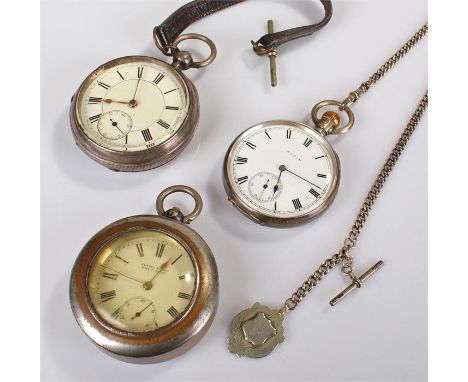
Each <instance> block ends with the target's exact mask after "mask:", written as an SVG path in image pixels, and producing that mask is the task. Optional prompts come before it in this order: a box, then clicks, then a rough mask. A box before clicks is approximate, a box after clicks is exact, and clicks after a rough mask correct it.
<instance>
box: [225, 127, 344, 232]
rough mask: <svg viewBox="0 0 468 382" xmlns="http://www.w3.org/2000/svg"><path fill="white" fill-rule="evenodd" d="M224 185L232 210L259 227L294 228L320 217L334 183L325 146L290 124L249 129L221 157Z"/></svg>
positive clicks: (334, 165) (334, 163)
mask: <svg viewBox="0 0 468 382" xmlns="http://www.w3.org/2000/svg"><path fill="white" fill-rule="evenodd" d="M224 166H225V168H224V184H225V188H226V191H227V192H228V195H229V197H230V199H231V201H232V202H233V204H234V205H235V206H236V207H238V208H239V209H240V210H241V211H242V212H244V213H246V214H247V215H248V216H249V217H251V218H252V219H254V220H256V221H257V222H259V223H263V224H266V225H272V226H288V225H296V224H300V223H302V222H304V221H307V220H309V219H311V218H313V217H314V216H316V215H317V214H319V213H320V212H322V211H323V210H324V209H325V208H326V207H328V205H329V204H330V203H331V201H332V200H333V198H334V196H335V194H336V191H337V188H338V183H339V163H338V159H337V156H336V154H335V152H334V151H333V149H332V148H331V146H330V144H329V143H328V142H327V141H326V140H325V139H324V138H323V137H322V136H321V135H320V134H319V133H317V132H316V131H315V130H313V129H312V128H310V127H308V126H305V125H301V124H298V123H295V122H290V121H271V122H265V123H262V124H260V125H256V126H253V127H251V128H250V129H248V130H246V131H245V132H244V133H242V134H241V135H240V136H239V137H238V138H237V139H236V140H235V141H234V142H233V144H232V145H231V147H230V149H229V150H228V153H227V155H226V160H225V165H224Z"/></svg>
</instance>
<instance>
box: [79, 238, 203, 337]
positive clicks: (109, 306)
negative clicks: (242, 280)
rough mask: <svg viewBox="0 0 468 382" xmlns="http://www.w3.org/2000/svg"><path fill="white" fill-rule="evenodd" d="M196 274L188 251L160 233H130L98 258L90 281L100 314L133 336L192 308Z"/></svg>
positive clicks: (110, 244) (90, 287)
mask: <svg viewBox="0 0 468 382" xmlns="http://www.w3.org/2000/svg"><path fill="white" fill-rule="evenodd" d="M195 282H196V271H195V267H194V265H193V262H192V259H191V257H190V255H189V254H188V252H187V250H186V249H185V248H184V246H183V245H181V244H180V243H179V242H178V241H177V240H175V239H174V238H172V237H171V236H168V235H167V234H164V233H161V232H157V231H149V230H145V231H137V232H131V233H128V234H125V235H123V236H121V237H119V238H118V239H116V240H114V241H112V242H110V243H109V244H108V245H106V246H105V247H104V248H103V249H102V250H101V251H100V252H99V253H98V255H97V256H96V258H95V260H94V262H93V264H92V265H91V271H90V275H89V280H88V288H89V295H90V297H91V301H92V303H93V305H94V307H95V309H96V311H97V312H98V314H99V315H100V316H101V317H102V318H103V319H104V320H105V321H106V322H107V323H109V324H110V325H112V326H114V327H116V328H118V329H122V330H125V331H129V332H147V331H151V330H155V329H158V328H161V327H163V326H166V325H168V324H170V323H171V322H173V321H174V320H175V319H176V318H177V317H179V316H180V315H181V314H182V313H183V312H184V311H185V309H186V308H187V306H188V305H189V302H190V300H191V298H192V296H193V292H194V289H195Z"/></svg>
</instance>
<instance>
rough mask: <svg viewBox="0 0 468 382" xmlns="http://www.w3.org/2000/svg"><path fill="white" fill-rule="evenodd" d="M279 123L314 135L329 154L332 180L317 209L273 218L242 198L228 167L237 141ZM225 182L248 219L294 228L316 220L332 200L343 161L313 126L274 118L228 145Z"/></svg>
mask: <svg viewBox="0 0 468 382" xmlns="http://www.w3.org/2000/svg"><path fill="white" fill-rule="evenodd" d="M276 125H283V126H291V127H294V128H297V129H301V130H303V131H305V132H307V134H312V135H314V137H315V139H317V140H318V141H319V142H320V143H321V144H322V145H323V146H324V147H325V148H326V149H327V151H328V152H329V154H330V160H331V173H332V179H331V181H330V186H329V191H328V192H327V194H326V195H325V196H324V198H325V200H324V202H322V203H321V204H320V205H318V206H317V208H314V209H313V210H311V211H309V212H307V213H305V214H302V215H298V216H295V217H273V216H269V215H266V214H264V213H262V212H261V211H259V210H256V209H253V208H252V207H251V206H249V205H248V204H246V203H245V202H244V201H243V200H242V199H241V198H240V197H239V195H238V194H237V192H236V191H235V186H234V182H235V180H234V179H232V178H231V177H230V171H229V166H232V163H233V161H234V159H235V158H234V156H235V153H234V152H233V148H234V147H235V146H236V145H237V143H238V142H239V141H242V140H244V139H245V138H246V137H247V136H249V135H250V134H252V132H254V131H256V130H261V129H264V128H266V127H269V126H276ZM223 184H224V189H225V190H226V194H227V196H228V200H229V201H230V202H231V204H232V205H233V206H234V207H236V208H237V209H238V210H239V211H240V212H242V213H243V214H244V215H245V216H247V217H248V218H249V219H251V220H253V221H254V222H255V223H257V224H261V225H264V226H268V227H275V228H288V227H295V226H298V225H301V224H305V223H307V222H309V221H310V220H312V219H315V218H316V217H318V216H319V215H320V214H322V213H323V212H324V211H325V210H326V209H327V208H328V207H330V205H331V204H332V203H333V201H334V199H335V197H336V194H337V192H338V189H339V185H340V160H339V158H338V155H337V154H336V152H335V150H333V147H332V146H331V145H330V143H328V141H327V140H326V139H325V137H324V136H323V135H321V134H320V133H319V132H318V131H317V130H315V129H314V128H312V127H310V126H307V125H304V124H302V123H298V122H293V121H288V120H273V121H267V122H262V123H259V124H256V125H254V126H251V127H249V128H248V129H247V130H245V131H243V132H242V133H241V134H240V135H239V136H237V138H236V139H235V140H234V141H233V142H232V143H231V145H230V146H229V148H228V150H227V153H226V156H225V158H224V165H223Z"/></svg>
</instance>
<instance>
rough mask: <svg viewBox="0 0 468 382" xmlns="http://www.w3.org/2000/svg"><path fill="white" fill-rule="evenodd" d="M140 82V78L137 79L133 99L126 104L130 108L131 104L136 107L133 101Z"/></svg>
mask: <svg viewBox="0 0 468 382" xmlns="http://www.w3.org/2000/svg"><path fill="white" fill-rule="evenodd" d="M140 80H141V78H138V81H137V84H136V87H135V92H134V93H133V97H132V99H131V100H130V101H129V102H128V104H129V105H130V106H131V105H132V104H133V105H135V106H136V100H135V96H136V94H137V91H138V85H140Z"/></svg>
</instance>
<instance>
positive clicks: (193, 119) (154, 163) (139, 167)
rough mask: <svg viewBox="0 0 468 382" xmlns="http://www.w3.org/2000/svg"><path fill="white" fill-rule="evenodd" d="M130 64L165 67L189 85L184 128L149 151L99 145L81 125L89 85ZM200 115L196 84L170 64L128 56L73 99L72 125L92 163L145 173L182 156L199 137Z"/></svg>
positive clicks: (112, 64)
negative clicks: (82, 101)
mask: <svg viewBox="0 0 468 382" xmlns="http://www.w3.org/2000/svg"><path fill="white" fill-rule="evenodd" d="M130 62H141V63H157V64H158V65H160V66H163V67H164V68H165V70H167V71H168V72H171V74H173V75H174V76H176V77H178V78H179V79H180V81H181V82H182V83H183V84H184V85H185V87H184V89H183V90H184V92H185V94H186V97H187V103H188V110H187V115H186V117H185V119H184V121H183V123H182V125H181V126H180V127H179V129H178V130H177V133H176V134H174V136H172V137H171V138H169V139H168V140H166V141H164V142H162V143H160V144H158V145H156V146H154V147H151V148H149V149H147V150H141V151H116V150H111V149H108V148H105V147H103V146H100V145H98V144H97V143H96V142H94V141H93V140H91V139H90V138H89V137H88V136H87V135H86V133H85V132H84V127H83V126H82V125H81V122H80V118H79V112H78V108H79V103H80V95H81V94H82V92H83V90H84V89H86V87H87V86H88V85H89V83H90V82H92V81H93V79H94V78H95V77H96V76H97V75H99V74H100V73H102V72H104V71H107V70H109V69H110V68H112V67H115V66H118V65H121V64H125V63H130ZM199 113H200V106H199V101H198V93H197V90H196V88H195V86H194V85H193V84H192V82H191V81H190V80H189V79H188V78H187V77H186V76H185V75H184V74H183V73H182V72H180V71H178V70H176V69H175V68H174V67H172V66H171V65H169V64H168V63H166V62H164V61H161V60H158V59H156V58H152V57H146V56H128V57H121V58H117V59H115V60H112V61H109V62H107V63H105V64H103V65H101V66H100V67H98V68H97V69H95V70H94V71H93V72H92V73H91V74H90V75H89V76H88V77H87V78H86V79H85V80H84V81H83V83H82V84H81V85H80V87H79V89H78V91H77V92H76V93H75V95H74V96H73V98H72V103H71V107H70V125H71V128H72V132H73V136H74V138H75V141H76V144H77V145H78V147H79V148H80V149H81V150H83V151H84V152H85V154H87V155H88V156H89V157H90V158H91V159H93V160H95V161H96V162H98V163H100V164H101V165H103V166H105V167H107V168H110V169H111V170H116V171H131V172H133V171H144V170H150V169H152V168H155V167H159V166H162V165H163V164H165V163H167V162H169V161H171V160H172V159H174V158H175V157H176V156H177V155H178V154H180V152H181V151H182V150H183V149H184V148H185V147H186V146H187V145H188V143H189V142H190V141H191V140H192V138H193V135H194V134H195V130H196V127H197V124H198V118H199Z"/></svg>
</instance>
